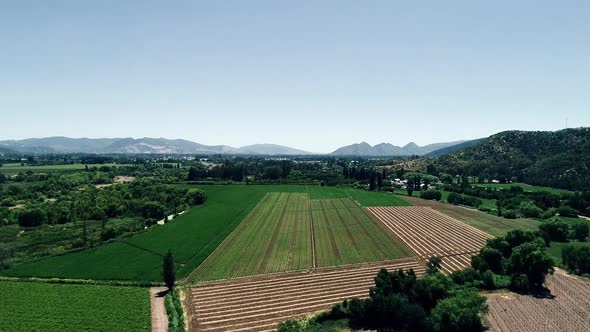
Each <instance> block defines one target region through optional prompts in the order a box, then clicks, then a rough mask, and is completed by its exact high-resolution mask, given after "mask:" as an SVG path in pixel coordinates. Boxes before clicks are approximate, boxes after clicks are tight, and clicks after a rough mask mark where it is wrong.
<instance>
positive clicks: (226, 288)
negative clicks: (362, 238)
mask: <svg viewBox="0 0 590 332" xmlns="http://www.w3.org/2000/svg"><path fill="white" fill-rule="evenodd" d="M381 268H387V269H388V270H390V271H394V270H397V269H400V268H403V269H414V271H415V272H416V273H417V274H423V273H424V263H423V261H420V260H414V259H405V260H398V261H391V262H386V263H378V264H370V265H364V266H358V265H357V266H355V267H342V268H332V269H317V270H315V271H314V272H313V273H305V272H299V273H297V272H296V273H282V274H276V275H272V276H264V277H263V276H261V277H253V278H248V279H235V280H233V281H225V282H215V283H209V284H204V285H200V286H195V287H192V288H191V290H190V296H189V299H188V301H189V302H188V303H187V304H188V307H189V315H190V327H191V330H194V331H197V330H198V331H272V330H275V329H276V327H277V325H278V323H279V322H282V321H285V320H287V319H290V318H296V317H303V316H307V315H309V314H312V313H314V312H317V311H322V310H326V309H329V308H330V307H331V306H332V305H333V304H335V303H338V302H340V301H342V300H344V299H350V298H354V297H366V296H368V294H369V288H370V287H371V286H373V285H374V281H373V278H374V277H375V275H376V274H377V272H378V271H379V270H380V269H381Z"/></svg>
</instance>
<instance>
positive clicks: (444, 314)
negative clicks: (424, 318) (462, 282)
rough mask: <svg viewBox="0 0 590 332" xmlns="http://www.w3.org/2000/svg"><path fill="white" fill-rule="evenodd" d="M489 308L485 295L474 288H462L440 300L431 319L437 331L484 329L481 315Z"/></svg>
mask: <svg viewBox="0 0 590 332" xmlns="http://www.w3.org/2000/svg"><path fill="white" fill-rule="evenodd" d="M487 310H488V307H487V305H486V298H485V297H483V296H482V295H480V294H479V293H478V292H477V291H474V290H462V291H460V292H458V294H457V295H455V296H453V297H450V298H448V299H444V300H442V301H440V302H439V303H438V304H437V305H436V307H435V308H434V309H433V310H432V314H431V319H430V320H431V323H432V327H433V328H434V330H435V331H441V332H447V331H449V332H450V331H482V330H483V325H482V322H481V316H483V315H485V313H487Z"/></svg>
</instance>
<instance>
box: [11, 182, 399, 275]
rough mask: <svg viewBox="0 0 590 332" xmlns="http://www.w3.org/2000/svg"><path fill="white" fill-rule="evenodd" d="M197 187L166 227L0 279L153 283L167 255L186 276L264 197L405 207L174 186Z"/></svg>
mask: <svg viewBox="0 0 590 332" xmlns="http://www.w3.org/2000/svg"><path fill="white" fill-rule="evenodd" d="M178 186H181V187H186V188H200V189H203V190H204V191H205V192H206V193H207V197H208V198H207V202H206V203H205V204H203V205H201V206H196V207H193V208H192V209H191V210H190V211H188V212H187V213H185V214H184V215H182V216H180V217H178V218H176V219H175V220H174V221H172V222H171V223H169V224H166V225H163V226H160V225H157V226H153V227H151V228H149V229H148V230H146V231H144V232H141V233H139V234H136V235H134V236H132V237H129V238H124V239H120V240H116V241H114V242H112V243H108V244H105V245H102V246H100V247H96V248H90V249H87V250H83V251H79V252H74V253H68V254H64V255H60V256H53V257H48V258H44V259H41V260H38V261H34V262H29V263H23V264H20V265H16V266H14V267H12V268H10V269H8V270H4V271H2V272H0V274H4V275H9V276H24V277H28V276H34V277H59V278H72V279H106V280H137V281H156V280H160V279H161V275H160V274H161V271H160V270H161V264H162V256H163V255H165V254H166V252H167V251H168V250H171V251H172V253H173V255H174V258H175V261H176V266H177V268H178V277H179V278H183V277H186V276H187V275H188V274H189V273H190V272H191V271H193V270H194V269H195V268H197V267H198V266H199V265H200V264H201V263H202V262H203V260H205V258H207V256H209V254H211V253H212V252H213V251H214V250H215V248H217V246H218V245H219V244H220V243H221V242H222V241H223V240H224V239H225V238H226V237H227V236H228V235H229V234H230V233H231V232H232V231H233V230H234V228H235V227H236V226H237V225H239V224H240V222H241V221H242V220H243V219H244V218H246V216H247V215H248V214H249V213H250V211H252V209H253V208H254V207H255V206H256V205H257V204H258V202H259V201H260V200H261V199H262V198H263V197H264V195H265V194H266V193H269V192H295V193H309V195H310V196H311V198H312V199H314V198H327V197H336V198H345V197H351V198H353V199H354V200H356V201H357V202H359V203H360V204H362V205H365V206H372V205H407V204H408V203H406V202H404V201H403V200H401V199H400V198H399V197H397V196H396V195H392V194H386V193H369V192H365V191H362V190H356V189H341V188H336V187H320V186H296V185H268V186H265V185H251V186H250V185H225V186H224V185H198V186H196V185H178Z"/></svg>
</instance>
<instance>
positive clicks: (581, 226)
mask: <svg viewBox="0 0 590 332" xmlns="http://www.w3.org/2000/svg"><path fill="white" fill-rule="evenodd" d="M589 231H590V229H589V227H588V223H585V222H583V223H582V222H580V223H576V224H574V226H573V227H572V237H573V238H574V239H576V240H578V241H580V242H584V241H586V238H587V237H588V233H589Z"/></svg>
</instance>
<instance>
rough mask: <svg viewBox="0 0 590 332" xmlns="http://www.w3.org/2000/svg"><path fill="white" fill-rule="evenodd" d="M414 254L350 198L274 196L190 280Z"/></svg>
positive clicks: (224, 277)
mask: <svg viewBox="0 0 590 332" xmlns="http://www.w3.org/2000/svg"><path fill="white" fill-rule="evenodd" d="M409 255H411V252H410V251H409V250H408V249H407V248H405V247H404V246H403V245H402V244H399V243H398V242H396V239H394V238H392V237H390V235H389V234H387V231H386V230H385V229H383V228H380V227H379V225H378V224H377V223H375V222H374V221H373V220H371V218H370V217H369V216H368V215H367V214H366V213H365V212H364V211H363V208H362V207H360V206H359V205H357V203H355V202H354V201H353V200H352V199H350V198H331V199H319V200H312V199H310V196H309V194H306V193H268V194H266V195H265V197H264V198H263V199H262V200H261V202H260V203H259V204H258V205H257V207H256V208H255V209H254V210H252V212H251V213H250V214H249V215H248V217H246V219H245V220H244V221H243V222H242V223H241V224H240V225H239V226H238V227H237V228H236V230H235V231H234V232H233V233H232V234H231V235H230V236H229V237H228V238H227V239H226V240H225V241H224V242H223V243H222V244H221V245H220V246H219V247H218V248H217V249H216V250H215V252H213V254H211V256H210V257H208V258H207V259H206V260H205V261H204V262H203V264H201V265H200V266H199V267H198V268H197V270H196V271H195V272H194V273H193V274H191V276H190V278H189V281H191V282H196V281H203V280H217V279H227V278H235V277H242V276H251V275H256V274H265V273H274V272H285V271H296V270H305V269H312V268H314V267H316V266H317V267H320V266H336V265H344V264H354V263H362V262H372V261H381V260H388V259H395V258H400V257H406V256H409Z"/></svg>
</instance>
